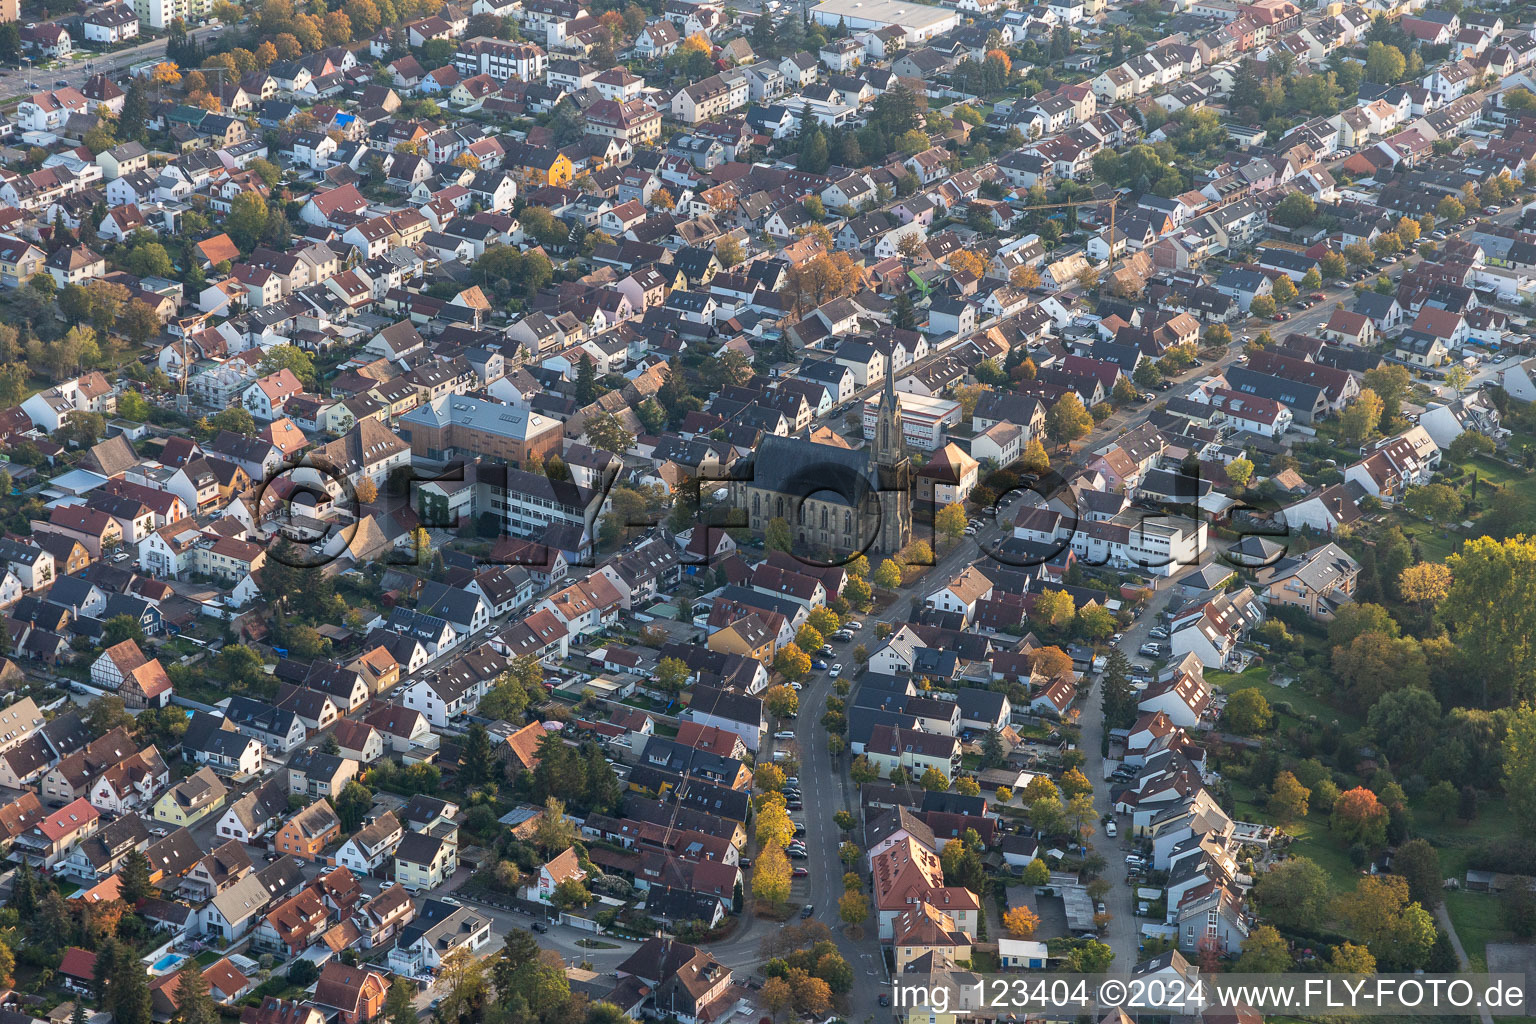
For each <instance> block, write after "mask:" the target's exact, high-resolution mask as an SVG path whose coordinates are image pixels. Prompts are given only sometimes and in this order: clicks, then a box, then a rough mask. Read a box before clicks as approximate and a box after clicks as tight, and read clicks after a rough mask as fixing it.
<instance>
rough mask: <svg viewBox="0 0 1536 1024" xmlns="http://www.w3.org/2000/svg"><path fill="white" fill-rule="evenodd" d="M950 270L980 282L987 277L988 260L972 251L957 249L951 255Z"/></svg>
mask: <svg viewBox="0 0 1536 1024" xmlns="http://www.w3.org/2000/svg"><path fill="white" fill-rule="evenodd" d="M949 269H950V270H953V271H955V272H956V273H961V272H964V273H967V274H970V275H971V276H972V277H974V278H976V279H978V280H980V279H981V278H983V277H985V276H986V275H987V258H986V257H985V256H983V255H982V254H981V253H979V252H974V251H972V250H970V249H957V250H956V251H954V252H952V253H950V255H949Z"/></svg>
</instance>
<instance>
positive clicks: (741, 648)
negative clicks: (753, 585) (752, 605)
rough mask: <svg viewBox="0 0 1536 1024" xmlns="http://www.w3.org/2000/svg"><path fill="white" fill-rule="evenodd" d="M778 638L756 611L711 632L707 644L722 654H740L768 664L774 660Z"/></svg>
mask: <svg viewBox="0 0 1536 1024" xmlns="http://www.w3.org/2000/svg"><path fill="white" fill-rule="evenodd" d="M776 639H777V637H776V636H775V633H774V630H773V629H772V627H770V626H769V625H768V623H766V622H764V621H763V617H762V616H761V615H758V614H757V613H756V612H754V613H752V614H751V615H747V616H744V617H743V618H740V619H737V620H736V621H735V622H733V623H731V624H730V625H728V626H725V627H724V628H721V629H717V630H715V631H714V632H713V633H711V634H709V641H708V643H707V644H706V646H707V647H708V648H709V649H710V650H712V651H718V652H720V653H721V654H739V655H741V656H742V657H744V658H751V659H752V660H754V661H760V662H762V663H763V664H765V665H766V664H768V663H770V662H772V661H773V656H774V653H775V648H776V647H777V645H776V644H775V642H774V641H775V640H776Z"/></svg>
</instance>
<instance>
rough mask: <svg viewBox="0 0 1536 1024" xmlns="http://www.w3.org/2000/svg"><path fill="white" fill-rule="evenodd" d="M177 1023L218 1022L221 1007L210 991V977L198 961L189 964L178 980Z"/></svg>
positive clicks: (182, 970)
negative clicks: (204, 974) (204, 973)
mask: <svg viewBox="0 0 1536 1024" xmlns="http://www.w3.org/2000/svg"><path fill="white" fill-rule="evenodd" d="M172 1019H173V1020H175V1021H176V1022H177V1024H217V1021H218V1019H219V1008H218V1006H217V1005H216V1004H215V1003H214V1001H213V996H212V995H211V994H210V993H209V991H208V979H207V978H205V977H203V971H202V968H201V967H199V966H198V965H197V964H196V963H191V964H187V965H186V966H185V967H183V968H182V969H181V971H180V974H179V976H178V978H177V980H176V1014H175V1016H174V1017H173V1018H172Z"/></svg>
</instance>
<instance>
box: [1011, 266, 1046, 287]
mask: <svg viewBox="0 0 1536 1024" xmlns="http://www.w3.org/2000/svg"><path fill="white" fill-rule="evenodd" d="M1008 283H1009V284H1011V285H1013V286H1014V287H1015V288H1026V289H1028V288H1039V287H1040V272H1039V271H1038V270H1036V269H1035V268H1034V267H1031V266H1029V265H1028V264H1025V265H1023V266H1018V267H1014V268H1013V271H1012V272H1011V273H1010V274H1009V275H1008Z"/></svg>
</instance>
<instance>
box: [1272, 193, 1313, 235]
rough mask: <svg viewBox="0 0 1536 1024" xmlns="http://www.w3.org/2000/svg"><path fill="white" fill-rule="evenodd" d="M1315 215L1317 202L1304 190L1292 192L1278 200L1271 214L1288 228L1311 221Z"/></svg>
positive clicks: (1301, 225) (1300, 225)
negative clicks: (1278, 202)
mask: <svg viewBox="0 0 1536 1024" xmlns="http://www.w3.org/2000/svg"><path fill="white" fill-rule="evenodd" d="M1316 216H1317V204H1316V203H1314V202H1313V201H1312V197H1311V196H1309V195H1307V194H1306V193H1305V192H1292V193H1291V194H1290V195H1288V196H1286V197H1285V198H1284V199H1282V200H1281V201H1280V205H1279V206H1277V207H1275V212H1274V213H1273V214H1272V215H1271V217H1272V219H1273V220H1276V221H1278V222H1279V223H1281V224H1283V225H1284V226H1286V227H1288V228H1299V227H1303V226H1305V225H1307V224H1310V223H1312V220H1313V218H1315V217H1316Z"/></svg>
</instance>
